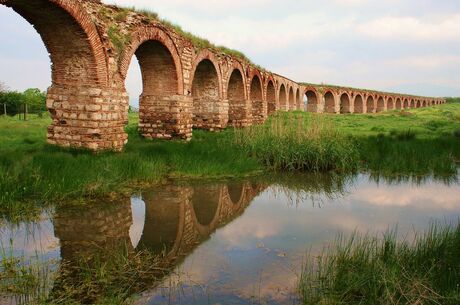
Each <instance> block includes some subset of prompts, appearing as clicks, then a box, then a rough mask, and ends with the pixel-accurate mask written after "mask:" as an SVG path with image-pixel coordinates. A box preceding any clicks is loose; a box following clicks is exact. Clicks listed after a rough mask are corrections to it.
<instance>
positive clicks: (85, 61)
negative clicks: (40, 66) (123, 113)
mask: <svg viewBox="0 0 460 305" xmlns="http://www.w3.org/2000/svg"><path fill="white" fill-rule="evenodd" d="M2 4H4V5H6V6H8V7H11V8H12V9H13V10H14V11H15V12H17V13H18V14H19V15H21V16H22V17H23V18H24V19H26V20H27V21H28V22H29V23H30V24H32V25H33V26H34V28H35V30H36V31H37V32H38V34H40V36H41V38H42V41H43V43H44V44H45V47H46V49H47V51H48V53H49V55H50V60H51V63H52V67H51V74H52V82H53V84H56V85H72V86H75V85H77V86H83V85H101V86H107V85H108V63H107V60H106V53H105V50H104V48H103V45H102V42H101V40H100V36H99V34H98V31H97V29H96V26H95V24H94V22H93V21H92V19H91V16H90V15H89V14H88V13H87V12H86V11H85V9H84V8H83V7H82V6H81V4H80V3H79V2H77V1H66V0H35V1H27V0H10V1H8V0H7V1H2ZM56 29H59V30H56Z"/></svg>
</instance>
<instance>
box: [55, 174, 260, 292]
mask: <svg viewBox="0 0 460 305" xmlns="http://www.w3.org/2000/svg"><path fill="white" fill-rule="evenodd" d="M265 188H266V186H265V185H262V184H258V183H250V182H232V183H219V184H213V185H206V186H203V185H190V184H187V185H168V186H162V187H159V188H155V189H151V190H148V191H145V192H143V193H142V199H143V202H144V204H145V206H144V209H145V213H144V217H143V219H140V221H142V222H143V224H139V223H137V224H136V223H135V222H136V221H139V219H137V218H136V217H133V210H132V205H131V199H130V198H129V197H125V198H122V199H120V200H118V201H116V202H114V203H113V204H109V205H105V204H104V205H102V206H99V205H96V206H92V207H90V208H88V207H85V208H84V209H68V208H62V209H58V210H56V212H55V217H54V220H53V221H54V228H55V235H56V237H57V238H58V239H59V240H60V246H61V259H62V261H63V262H65V263H64V264H61V266H60V268H61V269H66V268H69V266H70V267H72V266H74V265H76V264H78V261H79V259H81V258H82V257H85V258H88V261H91V257H92V256H93V255H95V254H97V255H98V258H99V259H100V258H101V257H102V258H103V259H104V257H107V259H109V258H108V257H110V254H111V253H113V252H114V251H118V250H119V249H120V247H124V246H126V248H123V249H125V250H126V253H127V254H128V256H130V255H132V256H135V255H136V254H138V253H143V252H144V251H146V250H147V251H148V253H150V254H154V255H157V256H159V257H161V259H160V260H161V266H162V268H163V269H164V270H165V272H164V273H163V274H161V275H159V278H157V280H160V279H161V277H162V276H165V275H166V274H168V272H169V270H172V269H173V268H174V267H175V266H176V265H177V264H178V263H180V262H181V261H182V260H183V259H184V258H185V257H187V255H188V254H190V253H191V252H192V251H193V250H194V249H195V248H196V247H198V246H199V245H200V244H201V243H202V242H203V241H205V240H207V239H208V238H209V236H210V235H211V234H212V233H214V232H215V231H216V230H217V229H218V228H220V227H223V226H225V225H226V224H228V223H229V222H231V221H232V220H234V219H235V218H237V217H238V216H240V215H241V214H242V213H243V212H244V211H245V209H246V208H247V207H248V206H249V205H250V203H251V202H252V201H253V199H254V198H255V197H256V196H257V195H259V194H260V193H261V192H262V191H263V190H265ZM136 219H137V220H136ZM133 226H136V227H138V228H143V229H142V230H141V231H139V232H138V233H137V234H140V237H139V236H133V234H131V235H130V229H131V228H132V227H133ZM131 233H132V232H131ZM137 240H138V241H139V242H136V241H137ZM101 253H102V255H100V254H101ZM58 274H59V278H58V279H57V280H56V282H55V287H54V288H53V291H55V292H56V291H60V290H61V289H60V288H61V287H60V285H64V283H67V284H68V283H69V280H70V281H74V280H75V279H73V278H76V279H78V278H79V277H78V276H75V273H74V272H68V271H66V270H60V271H59V272H58ZM69 276H71V277H72V279H69V278H63V277H69Z"/></svg>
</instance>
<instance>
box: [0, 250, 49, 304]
mask: <svg viewBox="0 0 460 305" xmlns="http://www.w3.org/2000/svg"><path fill="white" fill-rule="evenodd" d="M10 249H12V245H10V246H9V247H4V245H2V248H1V253H0V256H1V261H0V299H1V297H6V298H7V299H9V300H11V301H13V304H44V303H45V301H46V299H47V298H48V294H49V292H50V289H51V287H52V284H53V281H52V274H53V271H52V263H51V262H50V261H44V260H43V258H41V257H40V256H39V255H38V254H36V255H34V256H32V257H30V258H26V257H25V256H23V257H17V256H15V255H14V254H13V253H12V250H10Z"/></svg>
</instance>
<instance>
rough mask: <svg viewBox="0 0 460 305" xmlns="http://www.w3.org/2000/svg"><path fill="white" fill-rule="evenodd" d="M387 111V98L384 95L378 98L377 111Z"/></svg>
mask: <svg viewBox="0 0 460 305" xmlns="http://www.w3.org/2000/svg"><path fill="white" fill-rule="evenodd" d="M382 111H385V100H384V99H383V97H379V98H378V100H377V110H376V112H382Z"/></svg>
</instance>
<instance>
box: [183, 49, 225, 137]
mask: <svg viewBox="0 0 460 305" xmlns="http://www.w3.org/2000/svg"><path fill="white" fill-rule="evenodd" d="M190 75H191V77H192V78H191V80H190V83H191V90H190V92H191V94H192V97H193V111H192V115H193V127H195V128H202V129H209V130H215V129H222V128H225V127H226V126H227V121H228V114H227V113H226V111H224V114H222V112H223V111H222V108H225V110H226V105H225V104H224V103H223V100H222V86H221V84H222V75H221V73H220V69H219V65H218V62H217V60H216V58H215V55H214V54H213V53H212V52H209V51H208V50H203V51H202V52H201V53H200V54H198V56H197V58H196V59H195V61H194V66H193V68H192V71H191V74H190ZM227 106H228V105H227Z"/></svg>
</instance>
